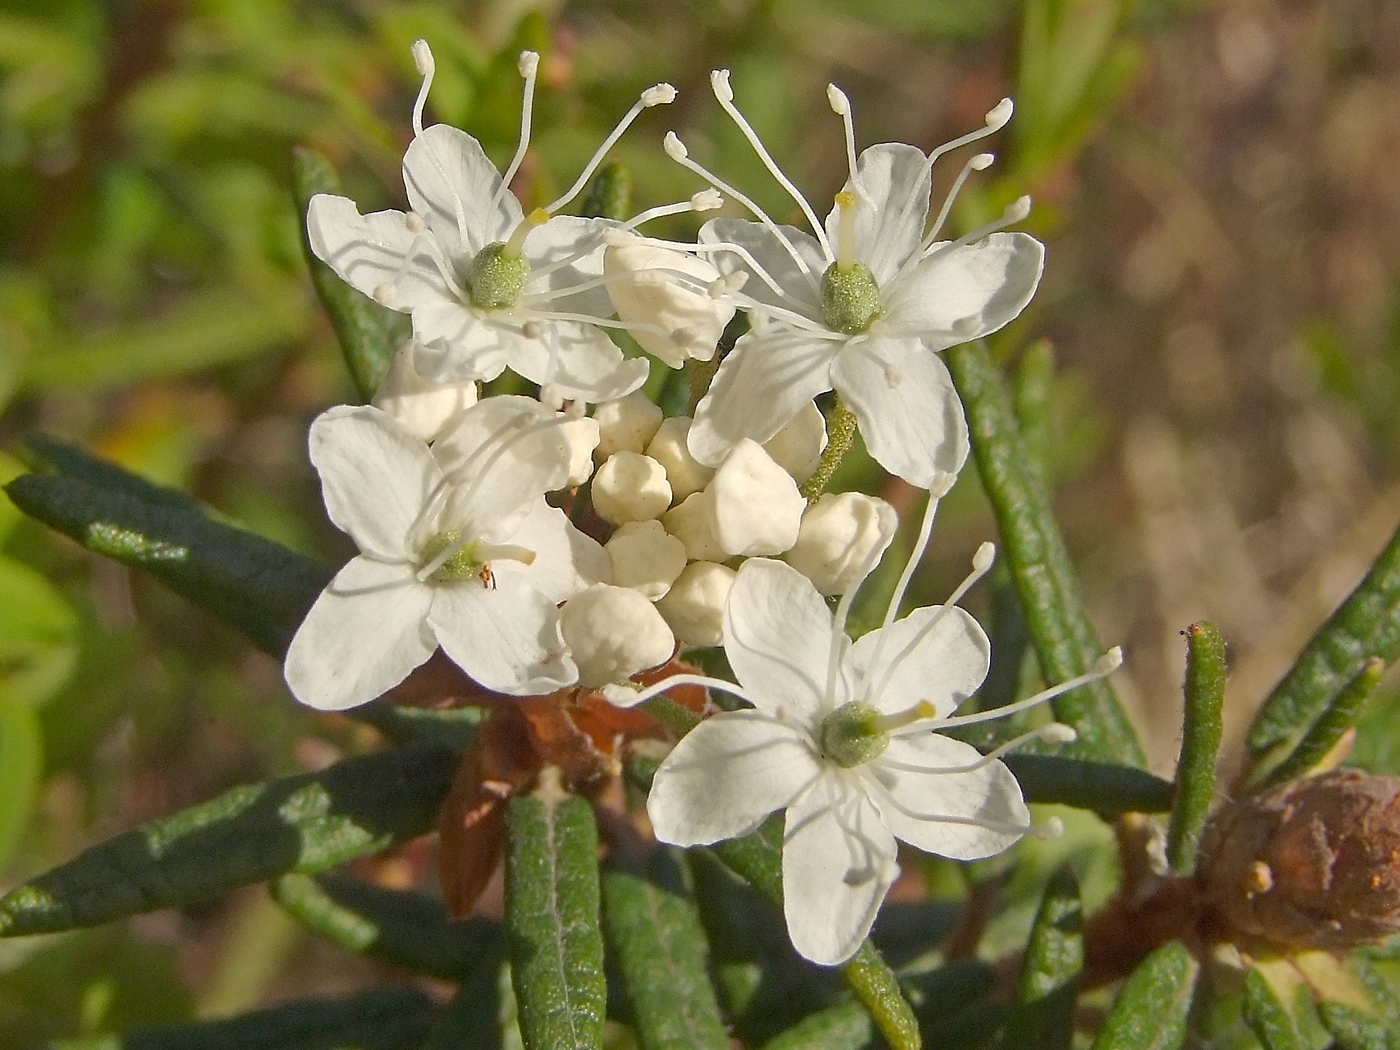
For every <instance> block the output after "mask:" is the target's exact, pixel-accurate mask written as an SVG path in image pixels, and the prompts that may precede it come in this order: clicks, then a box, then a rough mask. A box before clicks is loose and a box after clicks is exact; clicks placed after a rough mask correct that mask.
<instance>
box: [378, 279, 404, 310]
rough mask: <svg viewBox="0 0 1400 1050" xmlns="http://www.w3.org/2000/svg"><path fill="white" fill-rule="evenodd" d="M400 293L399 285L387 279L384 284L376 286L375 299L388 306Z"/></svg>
mask: <svg viewBox="0 0 1400 1050" xmlns="http://www.w3.org/2000/svg"><path fill="white" fill-rule="evenodd" d="M398 294H399V289H398V285H396V284H394V283H392V282H391V281H385V282H384V283H383V284H380V285H376V286H375V289H374V301H375V302H376V303H378V304H379V305H380V306H388V305H389V304H390V303H392V302H393V301H394V298H395V297H396V296H397V295H398Z"/></svg>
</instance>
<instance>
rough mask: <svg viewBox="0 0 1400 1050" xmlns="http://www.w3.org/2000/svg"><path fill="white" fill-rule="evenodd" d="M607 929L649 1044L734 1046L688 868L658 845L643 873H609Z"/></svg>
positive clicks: (656, 1047) (659, 1049) (653, 1048)
mask: <svg viewBox="0 0 1400 1050" xmlns="http://www.w3.org/2000/svg"><path fill="white" fill-rule="evenodd" d="M602 891H603V933H604V936H605V937H606V940H607V945H608V950H609V953H610V955H611V958H612V959H613V961H614V964H615V965H616V967H617V969H618V970H619V972H620V973H621V976H622V985H623V990H624V991H625V993H626V996H627V1001H628V1003H629V1004H630V1005H631V1007H632V1027H633V1029H634V1030H635V1032H636V1035H637V1040H638V1042H639V1044H640V1045H641V1047H642V1048H643V1050H706V1048H711V1050H729V1033H728V1032H727V1031H726V1030H725V1026H724V1021H723V1019H722V1018H721V1017H720V1012H719V1003H718V1002H717V1001H716V999H715V990H714V988H713V987H712V986H711V984H710V975H709V971H708V969H707V966H706V960H707V957H708V955H709V947H708V945H707V944H706V940H705V931H704V929H703V928H702V927H701V925H700V916H699V914H698V913H697V912H696V910H695V903H694V901H693V900H692V899H691V896H690V893H689V890H688V889H687V887H686V885H685V880H684V876H683V873H682V871H681V869H680V867H679V865H677V863H676V861H675V858H674V857H673V856H672V855H671V853H669V852H668V851H664V850H663V851H658V852H657V853H656V854H655V855H654V857H653V859H652V861H651V863H649V864H648V871H647V873H646V874H645V875H642V874H634V873H632V872H629V871H621V870H608V871H605V872H604V873H603V880H602Z"/></svg>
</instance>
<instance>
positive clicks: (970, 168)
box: [916, 153, 996, 254]
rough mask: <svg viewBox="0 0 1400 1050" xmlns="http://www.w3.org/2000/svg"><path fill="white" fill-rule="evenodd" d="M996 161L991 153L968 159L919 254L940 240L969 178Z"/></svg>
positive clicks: (930, 228) (920, 245)
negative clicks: (949, 215) (941, 231)
mask: <svg viewBox="0 0 1400 1050" xmlns="http://www.w3.org/2000/svg"><path fill="white" fill-rule="evenodd" d="M994 160H996V158H995V157H994V156H992V154H990V153H978V154H975V155H973V156H971V157H969V158H968V159H967V163H966V164H964V165H963V166H962V170H961V171H959V172H958V177H957V178H956V179H954V180H953V185H952V187H951V188H950V189H949V190H948V195H947V196H946V197H944V198H943V207H941V208H939V209H938V216H937V218H935V219H934V220H933V225H932V226H930V227H929V231H928V233H926V234H924V239H923V241H921V242H920V244H919V249H918V253H922V252H926V251H928V249H929V248H930V247H932V245H933V242H934V241H936V240H937V239H938V231H939V230H941V229H943V224H944V223H945V222H947V221H948V213H949V212H950V211H952V210H953V201H954V200H956V199H957V196H958V193H959V192H960V191H961V190H962V188H963V183H965V182H967V177H968V176H969V175H971V174H972V173H973V172H974V171H986V170H987V169H988V168H989V167H991V166H992V161H994ZM918 253H916V254H918Z"/></svg>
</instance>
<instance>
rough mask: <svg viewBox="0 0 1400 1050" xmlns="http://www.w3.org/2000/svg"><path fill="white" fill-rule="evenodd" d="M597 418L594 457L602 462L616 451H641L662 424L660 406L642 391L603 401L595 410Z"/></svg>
mask: <svg viewBox="0 0 1400 1050" xmlns="http://www.w3.org/2000/svg"><path fill="white" fill-rule="evenodd" d="M593 418H594V419H596V420H597V421H598V428H599V433H598V447H597V448H596V449H594V450H593V458H594V460H595V461H597V462H599V463H601V462H602V461H603V460H605V459H607V458H608V457H609V456H611V455H613V454H614V453H616V452H642V451H644V450H645V449H646V447H647V442H649V441H650V440H651V439H652V438H653V437H654V436H655V434H656V431H657V429H658V428H659V427H660V426H661V409H659V408H657V407H656V406H655V405H654V404H652V403H651V401H650V400H649V399H648V398H647V396H646V394H644V393H642V392H641V391H640V390H637V391H634V392H633V393H631V394H628V395H627V396H626V397H622V398H618V399H617V400H616V401H604V402H603V403H602V404H601V405H599V406H598V407H597V408H596V409H594V410H593Z"/></svg>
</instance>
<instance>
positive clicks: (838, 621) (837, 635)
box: [826, 522, 932, 707]
mask: <svg viewBox="0 0 1400 1050" xmlns="http://www.w3.org/2000/svg"><path fill="white" fill-rule="evenodd" d="M931 525H932V522H930V527H931ZM883 554H884V550H882V549H881V547H880V545H879V544H876V545H874V546H873V547H872V548H871V549H870V551H869V552H868V553H867V554H866V555H865V559H864V560H863V561H862V562H861V565H860V572H859V573H858V574H857V575H856V582H855V583H853V584H852V585H851V586H850V587H847V588H846V593H845V594H843V595H841V600H840V601H838V602H837V603H836V616H835V617H834V618H833V619H832V622H831V646H830V648H829V649H828V650H827V658H826V703H827V706H828V707H833V706H834V705H835V703H836V668H837V666H838V665H839V664H840V662H841V649H842V645H841V642H842V639H844V638H846V618H847V617H848V616H849V615H850V612H851V603H852V602H853V601H854V600H855V596H856V592H857V591H859V590H860V585H861V584H862V583H864V582H865V581H866V579H867V578H868V577H869V576H870V573H871V571H872V570H873V569H874V568H875V564H876V562H878V561H879V560H880V556H881V555H883Z"/></svg>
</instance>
